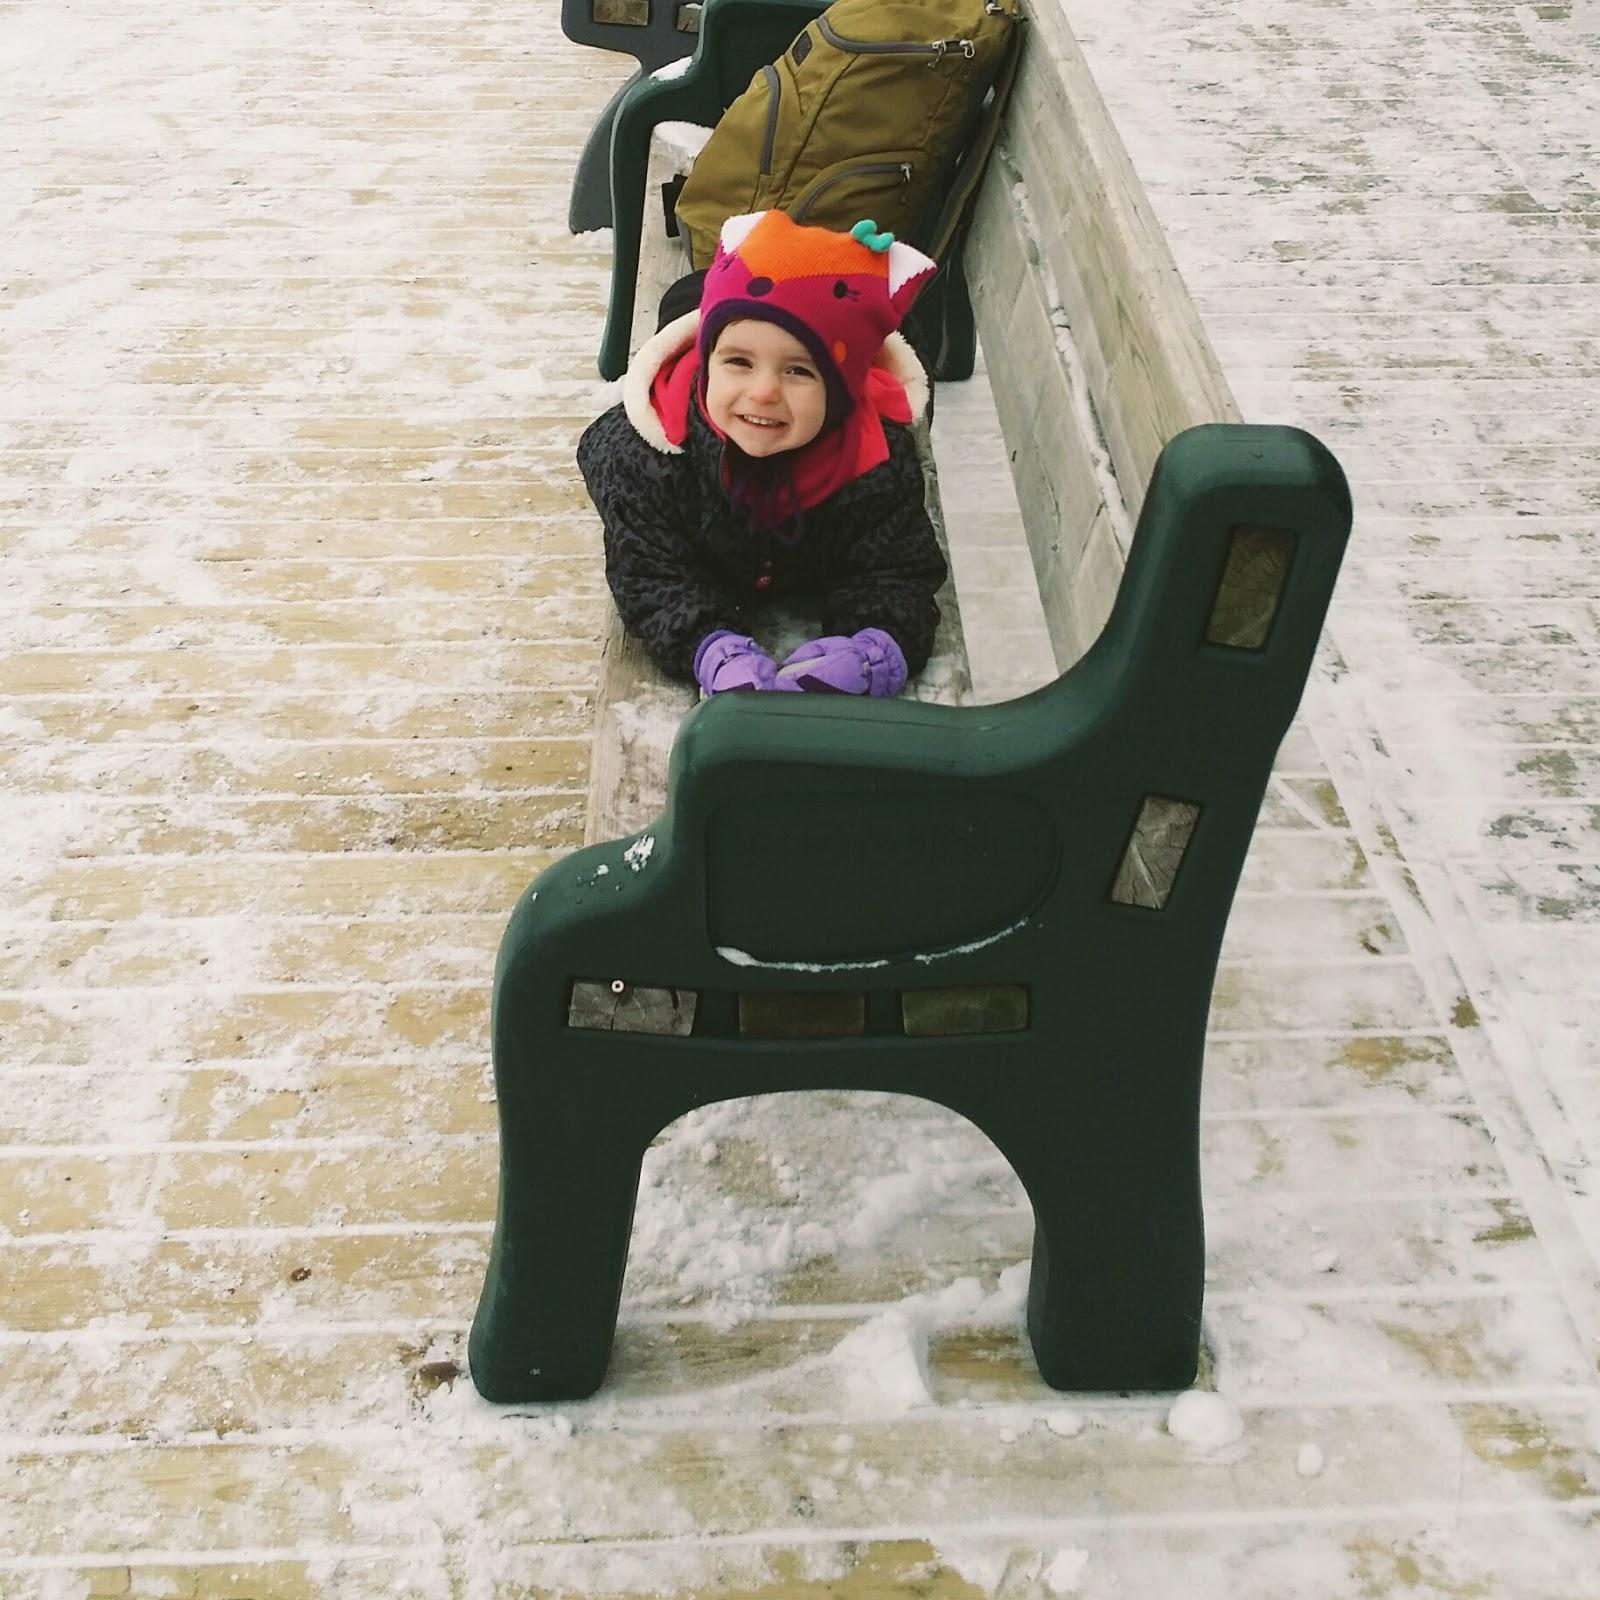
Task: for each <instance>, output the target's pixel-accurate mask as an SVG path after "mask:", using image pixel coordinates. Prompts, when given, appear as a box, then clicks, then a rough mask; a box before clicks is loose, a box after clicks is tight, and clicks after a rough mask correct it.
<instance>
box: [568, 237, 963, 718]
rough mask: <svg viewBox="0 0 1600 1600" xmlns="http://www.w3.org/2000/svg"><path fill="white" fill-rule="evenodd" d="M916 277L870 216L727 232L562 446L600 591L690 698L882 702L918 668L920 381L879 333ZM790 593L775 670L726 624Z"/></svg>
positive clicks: (926, 620) (928, 532)
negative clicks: (693, 299) (870, 698)
mask: <svg viewBox="0 0 1600 1600" xmlns="http://www.w3.org/2000/svg"><path fill="white" fill-rule="evenodd" d="M933 271H934V263H933V262H932V261H930V260H929V259H928V258H927V257H926V256H924V255H922V254H921V253H920V252H918V251H916V250H913V249H911V248H910V247H909V246H907V245H903V244H896V243H895V242H894V240H893V236H892V235H889V234H880V233H878V232H877V228H876V225H875V224H874V223H871V222H860V223H857V224H856V226H855V227H854V228H853V229H852V230H851V231H850V233H848V234H843V233H835V232H833V231H831V230H830V229H826V228H808V227H802V226H799V225H798V224H796V223H794V222H791V221H790V220H789V218H788V217H787V216H785V215H784V214H783V213H782V212H781V211H764V212H758V213H756V214H755V215H753V216H743V217H733V218H730V219H729V221H728V222H726V223H725V224H724V225H723V229H722V237H721V240H720V242H719V244H718V248H717V254H716V259H715V260H714V261H713V262H712V264H711V267H710V269H709V270H708V271H707V273H706V279H705V288H704V290H703V291H702V294H701V299H700V306H699V309H698V310H697V311H691V312H689V313H688V314H687V315H685V316H682V317H679V318H678V319H677V320H675V321H672V322H669V323H667V324H666V325H665V326H664V327H663V328H662V329H661V330H660V331H659V332H658V333H657V334H656V335H655V337H654V338H652V339H651V340H649V341H648V342H647V343H646V344H645V345H644V347H643V348H642V349H641V350H640V351H639V353H638V354H637V355H636V356H635V357H634V359H633V363H632V365H631V366H630V367H629V369H628V373H627V376H626V377H625V378H624V380H623V398H622V401H621V403H620V404H618V405H615V406H613V407H612V408H611V409H610V410H609V411H607V412H605V413H604V415H602V416H601V417H599V418H598V419H597V420H596V421H595V422H593V423H591V424H590V426H589V427H588V428H587V429H586V430H585V431H584V434H583V437H582V438H581V439H580V440H579V441H578V467H579V469H580V471H581V472H582V473H583V478H584V482H585V483H586V484H587V485H588V489H589V494H590V496H591V497H592V498H593V500H594V503H595V506H596V507H597V509H598V510H599V512H600V517H601V520H602V522H603V523H604V526H605V548H606V578H607V581H608V582H609V583H610V585H611V592H612V595H613V596H614V597H615V599H616V602H617V610H618V611H619V612H620V613H621V614H622V620H623V624H624V625H625V626H626V628H627V630H628V631H629V632H630V633H632V634H634V635H636V636H637V637H638V638H639V639H640V640H641V641H642V642H643V644H644V646H645V648H646V649H647V650H648V651H649V653H650V655H651V657H652V658H653V659H654V660H655V662H656V664H657V665H658V666H660V667H661V668H662V669H663V670H664V671H666V672H668V673H671V674H673V675H674V676H678V677H690V676H693V677H694V678H695V679H696V680H697V681H698V682H699V684H700V687H701V688H702V689H703V690H704V691H705V692H706V693H707V694H708V695H713V694H722V693H724V692H726V691H728V690H756V689H765V690H811V691H814V692H822V693H831V694H870V695H894V694H898V693H899V692H900V690H901V689H902V688H904V686H905V683H906V679H907V677H908V675H910V674H911V673H914V672H920V671H921V670H922V668H923V666H924V665H925V664H926V662H927V659H928V654H929V652H930V650H931V649H932V646H933V632H934V627H935V624H936V623H937V622H938V617H939V610H938V606H937V605H936V604H935V602H934V595H935V593H936V592H937V590H938V588H939V585H940V584H941V583H943V582H944V576H945V564H944V559H943V557H942V556H941V554H940V552H939V545H938V541H937V539H936V538H935V536H934V532H933V527H932V525H931V524H930V522H929V521H928V514H927V510H926V508H925V504H924V485H923V478H922V468H921V465H920V463H919V462H918V459H917V448H916V444H915V441H914V439H913V437H912V433H911V424H912V422H913V421H914V420H915V419H916V417H917V416H918V415H919V414H920V412H921V411H922V408H923V406H924V405H925V404H926V401H927V394H928V381H927V377H926V375H925V374H924V372H923V370H922V366H921V364H920V363H919V362H918V361H917V358H916V357H915V356H914V355H913V354H912V352H911V347H910V346H909V345H908V344H907V343H906V342H905V340H904V339H903V338H901V337H900V335H899V334H898V333H896V332H895V329H896V328H897V327H898V326H899V323H900V320H901V318H902V317H903V316H904V315H905V313H906V311H907V310H908V309H909V308H910V305H911V302H912V301H913V300H914V299H915V298H916V295H917V291H918V290H919V289H920V288H921V287H922V286H923V284H924V283H926V282H927V280H928V278H929V277H930V276H931V275H932V273H933ZM797 590H799V591H814V592H816V593H817V594H819V595H820V598H821V603H822V623H823V628H824V630H825V631H824V634H823V636H822V637H820V638H817V639H814V640H812V641H811V642H810V643H809V644H805V645H802V646H801V647H800V648H799V649H798V650H796V651H795V652H794V653H793V654H792V655H790V656H789V657H788V658H787V660H785V661H784V662H783V663H782V664H781V665H780V664H778V663H777V662H775V661H774V660H773V659H772V657H771V656H770V655H768V654H767V652H766V651H764V650H763V649H762V648H761V647H760V646H759V645H758V644H757V643H756V641H755V640H754V639H753V638H751V637H750V635H749V630H748V628H747V626H746V624H745V614H746V611H747V609H749V608H751V607H753V606H754V605H756V604H758V603H759V602H761V601H763V600H766V599H776V598H778V597H779V596H782V595H786V594H789V593H791V592H794V591H797Z"/></svg>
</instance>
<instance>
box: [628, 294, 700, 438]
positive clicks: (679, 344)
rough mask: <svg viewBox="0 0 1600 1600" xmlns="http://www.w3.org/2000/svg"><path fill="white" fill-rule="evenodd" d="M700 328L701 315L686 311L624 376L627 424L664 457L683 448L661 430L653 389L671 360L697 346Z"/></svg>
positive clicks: (643, 350)
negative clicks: (652, 399)
mask: <svg viewBox="0 0 1600 1600" xmlns="http://www.w3.org/2000/svg"><path fill="white" fill-rule="evenodd" d="M699 327H700V313H699V311H698V310H695V311H685V312H684V314H683V315H682V316H681V317H679V318H677V320H676V321H673V322H669V323H668V324H667V325H666V327H664V328H662V329H661V330H660V331H659V332H658V333H656V334H654V335H653V336H652V337H651V338H649V339H646V340H645V342H644V343H643V344H642V345H640V346H639V353H638V354H637V355H636V356H634V358H633V360H632V361H630V362H629V363H628V370H627V371H626V372H625V373H623V375H622V409H623V410H624V411H626V412H627V414H628V421H629V422H631V423H632V424H633V425H634V427H635V428H637V429H638V430H639V434H640V437H641V438H642V439H643V440H644V442H645V443H646V444H648V445H652V446H654V448H655V449H657V450H659V451H661V452H662V454H663V455H669V456H680V455H682V454H683V446H682V445H681V444H674V443H673V442H672V441H671V440H670V439H669V438H668V437H667V430H666V429H665V428H663V427H662V426H661V418H660V417H658V416H657V415H656V408H655V407H654V406H653V405H651V403H650V385H651V384H652V383H654V382H655V378H656V374H657V373H658V372H659V371H660V370H661V369H662V367H663V366H664V365H665V364H666V361H667V358H668V357H669V356H675V355H677V354H678V352H679V351H681V350H687V349H688V348H689V346H690V345H692V344H693V343H694V336H695V334H696V332H698V331H699Z"/></svg>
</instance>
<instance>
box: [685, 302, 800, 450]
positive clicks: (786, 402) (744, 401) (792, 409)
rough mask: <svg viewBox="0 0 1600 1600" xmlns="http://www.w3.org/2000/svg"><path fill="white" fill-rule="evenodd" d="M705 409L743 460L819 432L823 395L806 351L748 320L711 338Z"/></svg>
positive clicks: (773, 327) (795, 445)
mask: <svg viewBox="0 0 1600 1600" xmlns="http://www.w3.org/2000/svg"><path fill="white" fill-rule="evenodd" d="M706 410H707V411H709V412H710V413H711V420H712V421H713V422H714V423H716V425H717V426H718V427H719V428H720V429H721V430H722V431H723V433H725V434H726V435H727V436H728V437H729V438H730V439H732V440H733V442H734V443H735V444H736V445H738V446H739V448H740V449H741V450H743V451H744V453H745V454H746V455H747V456H775V455H777V454H778V453H779V451H782V450H798V449H799V448H800V447H801V446H802V445H807V444H810V443H811V441H812V440H813V439H815V438H816V436H817V435H818V434H819V433H821V432H822V423H823V418H824V417H825V416H826V415H827V410H828V396H827V391H826V389H825V387H824V385H823V382H822V374H821V373H820V372H818V371H817V364H816V362H815V361H813V360H812V359H811V356H810V354H809V353H808V352H807V350H806V347H805V346H804V345H803V344H801V343H800V341H799V340H798V339H796V338H795V336H794V335H793V334H792V333H789V332H786V331H785V330H784V329H783V328H780V327H779V326H778V325H777V324H776V323H773V322H763V321H761V320H760V319H759V318H750V319H748V320H746V321H743V322H730V323H729V324H728V326H727V327H726V328H724V329H723V330H722V332H721V333H720V334H718V335H717V342H716V346H715V347H714V348H713V350H712V352H711V368H710V370H709V371H708V372H707V373H706Z"/></svg>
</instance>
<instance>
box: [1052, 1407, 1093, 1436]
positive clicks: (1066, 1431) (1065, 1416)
mask: <svg viewBox="0 0 1600 1600" xmlns="http://www.w3.org/2000/svg"><path fill="white" fill-rule="evenodd" d="M1044 1425H1045V1427H1047V1428H1048V1429H1049V1430H1050V1431H1051V1433H1053V1434H1056V1435H1057V1436H1059V1437H1060V1438H1062V1439H1076V1438H1077V1437H1078V1435H1079V1434H1080V1433H1082V1432H1083V1413H1082V1412H1081V1411H1052V1412H1051V1413H1050V1415H1049V1416H1047V1417H1046V1418H1045V1419H1044Z"/></svg>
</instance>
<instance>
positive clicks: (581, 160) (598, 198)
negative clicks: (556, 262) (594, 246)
mask: <svg viewBox="0 0 1600 1600" xmlns="http://www.w3.org/2000/svg"><path fill="white" fill-rule="evenodd" d="M642 76H643V74H642V73H638V72H636V73H634V75H633V76H632V77H631V78H629V79H628V81H627V82H626V83H625V84H623V86H622V87H621V88H620V89H618V90H617V92H616V93H615V94H614V95H612V97H611V98H610V100H608V101H607V102H606V108H605V110H604V111H602V112H601V113H600V116H599V119H598V120H597V121H596V122H595V125H594V127H592V128H591V129H590V130H589V137H588V139H587V140H586V141H585V143H584V146H583V154H582V155H580V156H579V157H578V169H577V171H576V172H575V173H574V174H573V178H572V198H571V200H570V201H569V203H568V206H567V231H568V232H569V233H593V232H594V230H595V229H596V228H609V227H610V226H611V127H612V124H613V123H614V122H615V121H616V120H617V107H618V106H619V105H620V104H621V103H622V97H623V95H625V94H626V93H627V92H628V90H629V89H631V88H632V87H633V86H634V84H636V83H637V82H638V81H639V79H640V78H641V77H642Z"/></svg>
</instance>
